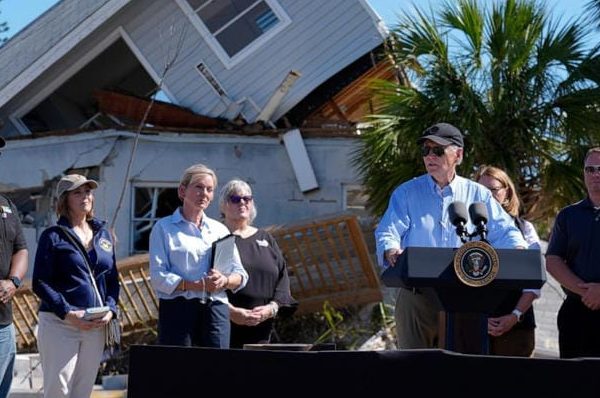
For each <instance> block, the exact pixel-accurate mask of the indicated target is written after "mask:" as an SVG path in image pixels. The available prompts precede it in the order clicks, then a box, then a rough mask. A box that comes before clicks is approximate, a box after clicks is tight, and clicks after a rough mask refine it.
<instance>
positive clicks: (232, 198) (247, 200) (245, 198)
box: [229, 195, 252, 204]
mask: <svg viewBox="0 0 600 398" xmlns="http://www.w3.org/2000/svg"><path fill="white" fill-rule="evenodd" d="M242 200H243V201H244V202H245V203H250V202H252V196H251V195H246V196H239V195H231V196H230V197H229V201H230V202H231V203H235V204H238V203H240V202H241V201H242Z"/></svg>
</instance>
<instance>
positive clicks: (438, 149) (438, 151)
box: [421, 145, 446, 158]
mask: <svg viewBox="0 0 600 398" xmlns="http://www.w3.org/2000/svg"><path fill="white" fill-rule="evenodd" d="M429 152H433V154H434V155H435V156H437V157H438V158H441V157H442V156H444V155H445V154H446V147H445V146H426V145H423V146H422V147H421V156H423V157H425V156H427V155H429Z"/></svg>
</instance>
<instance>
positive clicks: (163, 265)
mask: <svg viewBox="0 0 600 398" xmlns="http://www.w3.org/2000/svg"><path fill="white" fill-rule="evenodd" d="M166 239H168V235H167V234H166V232H165V230H164V229H163V226H162V224H161V223H160V222H158V223H156V224H154V227H153V228H152V231H151V232H150V248H149V262H150V280H151V281H152V286H153V287H154V289H155V290H156V291H159V292H162V293H165V294H171V293H173V292H174V291H175V289H176V288H177V285H179V283H180V282H181V280H182V279H183V278H182V277H181V276H179V275H177V274H175V273H173V272H171V271H170V268H171V267H170V264H169V252H168V250H167V248H168V244H167V242H165V240H166Z"/></svg>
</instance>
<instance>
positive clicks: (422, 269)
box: [381, 247, 546, 354]
mask: <svg viewBox="0 0 600 398" xmlns="http://www.w3.org/2000/svg"><path fill="white" fill-rule="evenodd" d="M457 250H458V248H440V247H408V248H406V249H405V250H404V251H403V252H402V254H401V255H400V257H399V258H398V261H397V262H396V265H395V266H394V267H388V268H386V270H385V271H384V272H383V273H382V275H381V280H382V282H383V283H384V285H386V286H388V287H402V288H407V289H412V288H418V289H420V290H423V289H432V290H433V291H434V293H435V294H434V295H433V296H434V297H435V298H436V299H437V303H436V305H437V306H438V308H439V309H440V310H442V311H445V313H446V321H445V324H442V325H441V326H444V332H443V333H440V336H441V337H444V348H446V349H449V350H452V351H455V350H457V349H456V348H457V346H460V344H457V343H458V341H457V333H456V332H457V330H456V327H455V326H460V325H458V324H455V323H456V322H455V321H456V320H457V319H463V320H465V319H466V322H465V326H466V325H467V324H470V325H469V326H467V327H468V328H479V330H478V331H477V330H475V331H473V330H471V332H474V334H473V335H474V336H476V335H479V339H480V341H479V344H476V345H477V347H476V348H475V349H473V348H472V347H470V348H467V352H466V353H475V354H487V316H488V314H491V313H492V312H494V310H496V309H497V308H498V306H499V305H500V304H501V303H502V302H503V300H505V299H506V298H507V296H508V295H509V294H510V293H511V292H514V291H515V290H522V289H540V288H541V287H542V286H543V285H544V283H545V281H546V273H545V270H544V266H543V261H542V260H543V257H542V255H541V252H540V251H539V250H520V249H496V253H497V254H498V271H497V274H496V277H495V278H494V279H493V280H492V281H491V282H490V283H489V284H487V285H485V286H478V287H473V286H468V285H466V284H464V283H463V282H462V281H461V280H460V279H459V277H458V276H457V274H456V272H455V269H454V256H455V253H456V251H457ZM477 324H478V325H479V326H477ZM458 351H459V352H463V351H462V350H460V349H459V350H458ZM473 351H476V352H473Z"/></svg>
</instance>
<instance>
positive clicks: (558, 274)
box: [546, 147, 600, 358]
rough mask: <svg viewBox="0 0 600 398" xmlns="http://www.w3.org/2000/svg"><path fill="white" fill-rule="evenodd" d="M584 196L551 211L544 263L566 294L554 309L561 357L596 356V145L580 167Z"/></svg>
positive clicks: (599, 189) (599, 282) (599, 291)
mask: <svg viewBox="0 0 600 398" xmlns="http://www.w3.org/2000/svg"><path fill="white" fill-rule="evenodd" d="M583 173H584V181H585V186H586V188H587V192H588V196H587V198H585V199H584V200H581V201H579V202H577V203H575V204H572V205H570V206H567V207H565V208H564V209H562V210H561V211H560V212H559V213H558V215H557V216H556V221H555V222H554V227H553V228H552V234H551V235H550V242H549V243H548V250H547V251H546V268H547V270H548V272H549V273H550V274H551V275H552V276H553V277H554V278H556V280H557V281H558V282H560V284H561V285H562V287H563V290H564V291H565V293H566V298H565V301H564V302H563V304H562V305H561V307H560V310H559V311H558V318H557V324H558V347H559V351H560V357H561V358H577V357H600V245H599V243H600V147H596V148H592V149H590V150H589V151H588V153H587V155H586V157H585V161H584V167H583Z"/></svg>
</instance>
